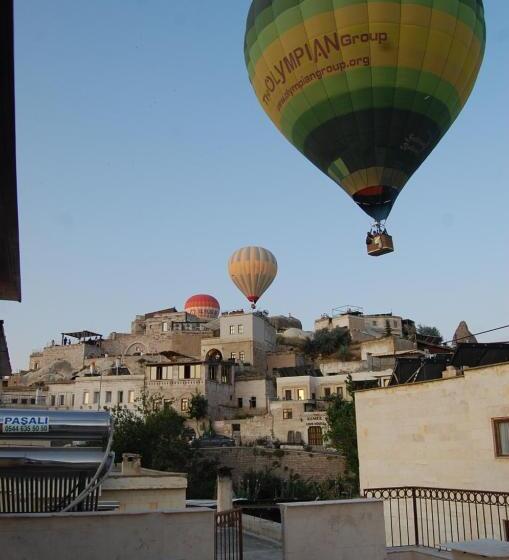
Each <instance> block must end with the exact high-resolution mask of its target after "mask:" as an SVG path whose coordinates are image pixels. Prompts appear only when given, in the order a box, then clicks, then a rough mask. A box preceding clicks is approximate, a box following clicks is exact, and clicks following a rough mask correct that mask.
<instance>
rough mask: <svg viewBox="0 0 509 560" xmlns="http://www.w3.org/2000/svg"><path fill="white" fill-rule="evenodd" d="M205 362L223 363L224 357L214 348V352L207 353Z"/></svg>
mask: <svg viewBox="0 0 509 560" xmlns="http://www.w3.org/2000/svg"><path fill="white" fill-rule="evenodd" d="M205 360H206V361H207V362H222V361H223V355H222V354H221V352H220V351H219V350H217V349H216V348H212V350H209V351H208V352H207V355H206V357H205Z"/></svg>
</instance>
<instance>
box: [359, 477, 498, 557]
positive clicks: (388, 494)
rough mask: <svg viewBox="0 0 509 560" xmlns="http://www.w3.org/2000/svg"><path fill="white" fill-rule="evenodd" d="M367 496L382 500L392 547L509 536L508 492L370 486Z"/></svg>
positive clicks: (389, 541)
mask: <svg viewBox="0 0 509 560" xmlns="http://www.w3.org/2000/svg"><path fill="white" fill-rule="evenodd" d="M364 497H366V498H375V499H380V500H383V502H384V514H385V529H386V537H387V546H390V547H398V546H413V545H416V546H419V545H420V546H426V547H431V548H439V547H440V546H441V545H443V544H444V543H446V542H458V541H469V540H474V539H496V540H508V538H509V535H508V534H507V531H508V527H509V521H508V520H509V493H507V492H490V491H484V490H460V489H451V488H422V487H412V486H407V487H393V488H369V489H366V490H365V491H364Z"/></svg>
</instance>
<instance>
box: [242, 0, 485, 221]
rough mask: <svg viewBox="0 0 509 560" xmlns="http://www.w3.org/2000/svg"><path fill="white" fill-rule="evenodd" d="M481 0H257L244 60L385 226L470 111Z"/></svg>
mask: <svg viewBox="0 0 509 560" xmlns="http://www.w3.org/2000/svg"><path fill="white" fill-rule="evenodd" d="M484 47H485V22H484V9H483V3H482V0H253V2H252V4H251V9H250V11H249V15H248V19H247V28H246V35H245V59H246V64H247V68H248V72H249V77H250V80H251V83H252V85H253V88H254V90H255V92H256V95H257V97H258V100H259V101H260V104H261V105H262V107H263V109H264V110H265V112H266V113H267V114H268V116H269V117H270V118H271V120H272V121H273V122H274V124H275V125H276V126H277V127H278V128H279V130H280V131H281V132H282V133H283V134H284V135H285V136H286V138H287V139H288V140H289V141H290V142H291V143H292V144H293V145H294V146H295V147H296V148H297V149H298V150H300V151H301V152H302V153H303V154H304V155H305V156H306V157H307V158H308V159H309V160H310V161H311V162H313V163H314V164H315V165H316V166H317V167H318V168H319V169H321V170H322V171H323V172H324V173H325V174H326V175H327V176H328V177H330V178H331V179H332V180H333V181H335V182H336V183H337V184H338V185H340V186H341V187H342V188H343V189H344V190H345V191H346V192H347V194H348V195H349V196H350V197H351V198H353V200H354V201H355V202H356V203H357V204H358V205H359V206H360V207H361V208H362V209H363V210H364V211H365V212H366V213H367V214H369V215H370V216H371V217H372V218H374V219H375V220H376V221H377V222H378V221H381V220H384V219H386V218H387V217H388V215H389V212H390V211H391V209H392V206H393V204H394V202H395V201H396V198H397V197H398V195H399V194H400V192H401V190H402V189H403V187H404V186H405V184H406V183H407V181H408V179H409V178H410V177H411V176H412V174H413V173H414V172H415V171H416V170H417V168H418V167H419V166H420V165H421V164H422V162H423V161H424V160H425V159H426V158H427V157H428V155H429V154H430V152H431V151H432V150H433V148H434V147H435V146H436V145H437V143H438V142H439V140H440V139H441V138H442V136H443V135H444V134H445V133H446V132H447V130H448V129H449V127H450V126H451V124H452V123H453V121H454V120H455V119H456V117H457V116H458V114H459V112H460V111H461V109H462V107H463V106H464V104H465V102H466V100H467V98H468V96H469V95H470V92H471V91H472V88H473V86H474V82H475V80H476V78H477V74H478V72H479V68H480V65H481V62H482V58H483V53H484Z"/></svg>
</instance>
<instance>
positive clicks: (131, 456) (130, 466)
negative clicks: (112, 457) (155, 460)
mask: <svg viewBox="0 0 509 560" xmlns="http://www.w3.org/2000/svg"><path fill="white" fill-rule="evenodd" d="M122 474H123V475H124V476H134V475H138V474H141V455H138V454H137V453H123V454H122Z"/></svg>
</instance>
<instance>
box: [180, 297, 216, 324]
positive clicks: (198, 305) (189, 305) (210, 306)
mask: <svg viewBox="0 0 509 560" xmlns="http://www.w3.org/2000/svg"><path fill="white" fill-rule="evenodd" d="M184 310H185V311H186V312H187V313H191V314H192V315H196V317H198V318H199V319H217V318H218V317H219V311H220V307H219V302H218V301H217V299H216V298H215V297H212V296H209V295H207V294H197V295H194V296H191V297H190V298H189V299H188V300H187V301H186V303H185V305H184Z"/></svg>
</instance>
